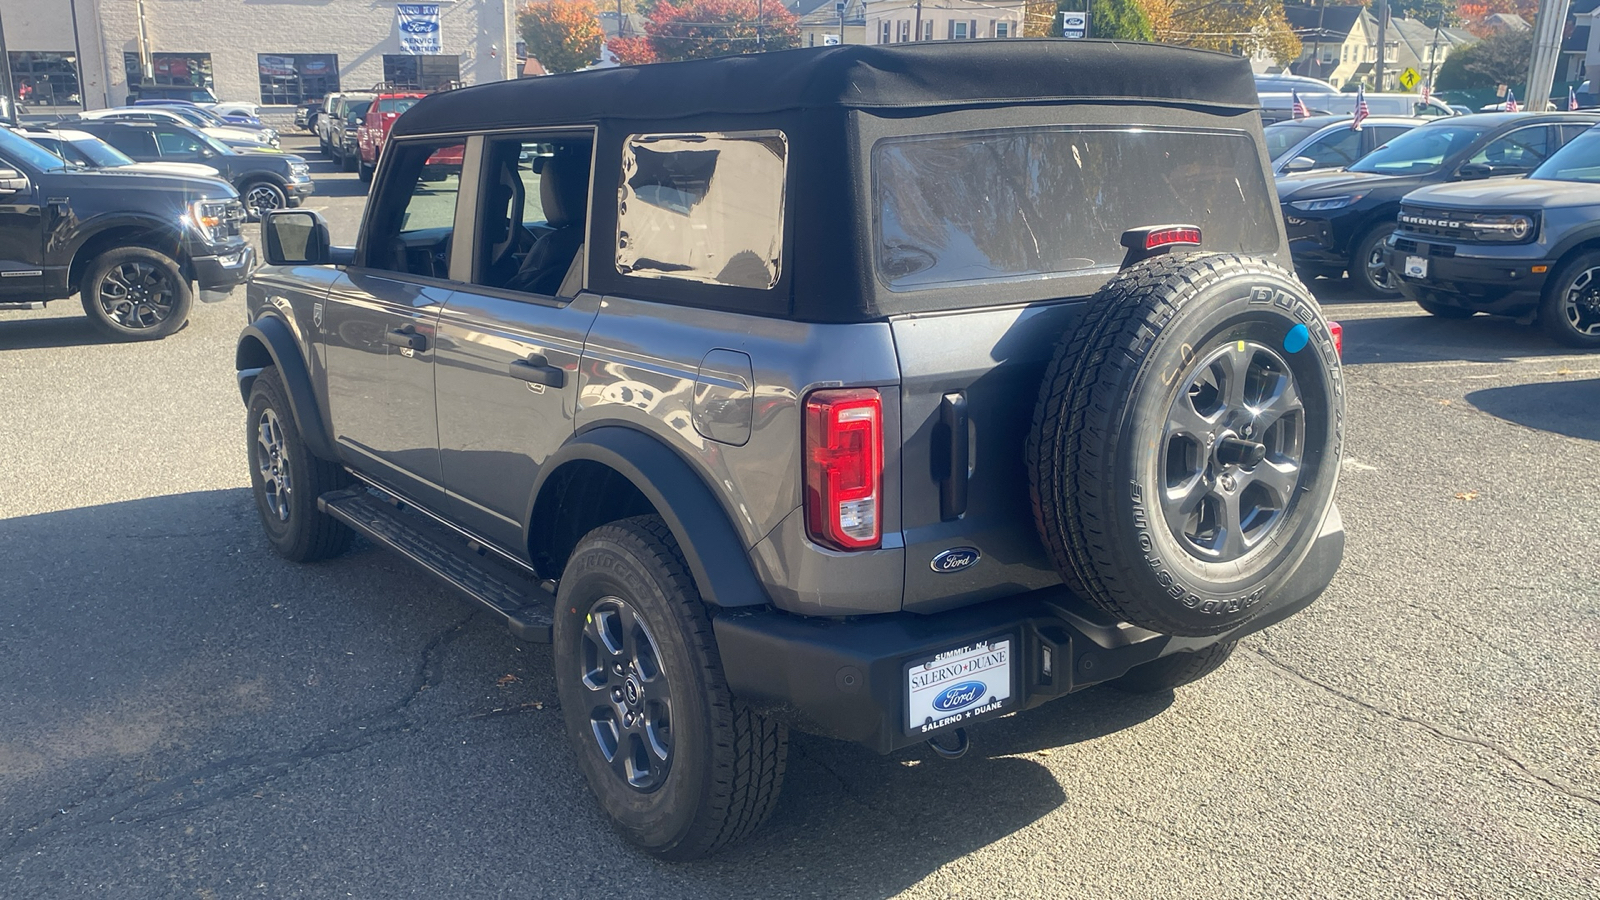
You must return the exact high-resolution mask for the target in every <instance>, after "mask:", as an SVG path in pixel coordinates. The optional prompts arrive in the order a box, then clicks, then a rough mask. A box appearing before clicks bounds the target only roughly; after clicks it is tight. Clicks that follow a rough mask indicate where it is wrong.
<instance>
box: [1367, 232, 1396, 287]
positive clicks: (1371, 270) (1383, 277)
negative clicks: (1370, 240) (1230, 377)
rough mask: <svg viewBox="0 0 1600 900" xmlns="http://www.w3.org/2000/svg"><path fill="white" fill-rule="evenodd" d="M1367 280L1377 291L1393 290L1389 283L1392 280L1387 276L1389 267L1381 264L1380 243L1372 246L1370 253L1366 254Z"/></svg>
mask: <svg viewBox="0 0 1600 900" xmlns="http://www.w3.org/2000/svg"><path fill="white" fill-rule="evenodd" d="M1367 280H1369V281H1371V282H1372V283H1373V284H1374V285H1376V286H1377V287H1378V289H1379V290H1384V291H1390V290H1394V285H1393V284H1391V283H1390V282H1391V281H1392V280H1393V279H1392V278H1391V277H1390V276H1389V267H1388V266H1386V265H1384V264H1383V242H1382V241H1379V242H1378V243H1377V244H1376V245H1374V246H1373V248H1372V252H1371V253H1368V254H1367Z"/></svg>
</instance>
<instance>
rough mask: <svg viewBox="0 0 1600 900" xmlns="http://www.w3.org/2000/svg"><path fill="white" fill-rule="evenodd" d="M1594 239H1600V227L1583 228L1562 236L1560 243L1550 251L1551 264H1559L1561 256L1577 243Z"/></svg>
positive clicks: (1572, 248) (1570, 250)
mask: <svg viewBox="0 0 1600 900" xmlns="http://www.w3.org/2000/svg"><path fill="white" fill-rule="evenodd" d="M1595 240H1600V228H1585V229H1582V230H1580V231H1576V232H1574V233H1572V234H1569V235H1567V236H1566V237H1564V238H1562V239H1561V243H1559V244H1557V245H1555V247H1554V248H1553V249H1551V251H1550V260H1551V263H1552V266H1554V265H1557V264H1559V262H1560V260H1561V258H1562V257H1564V256H1566V255H1567V254H1568V253H1571V252H1572V251H1573V250H1574V249H1575V248H1577V247H1578V245H1580V244H1585V243H1588V242H1590V241H1595Z"/></svg>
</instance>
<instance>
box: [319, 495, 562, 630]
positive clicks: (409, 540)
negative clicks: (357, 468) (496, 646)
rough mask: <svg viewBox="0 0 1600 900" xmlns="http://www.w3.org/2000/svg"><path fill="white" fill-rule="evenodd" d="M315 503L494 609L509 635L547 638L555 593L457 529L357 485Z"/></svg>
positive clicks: (321, 508)
mask: <svg viewBox="0 0 1600 900" xmlns="http://www.w3.org/2000/svg"><path fill="white" fill-rule="evenodd" d="M317 508H318V509H320V510H322V511H323V512H324V513H327V514H328V515H330V516H332V517H333V518H335V519H338V520H339V521H340V522H343V523H344V524H346V525H348V526H350V528H352V529H353V530H354V531H355V532H356V533H357V534H360V535H361V536H363V537H365V538H366V539H367V540H369V541H372V542H373V543H374V544H378V545H379V546H382V547H385V548H387V549H389V550H393V551H394V552H396V553H398V554H400V555H401V556H404V557H405V558H406V559H409V560H411V561H412V562H413V563H415V564H416V565H418V566H420V567H421V568H422V569H423V570H425V571H427V572H428V573H429V574H431V575H433V576H434V577H435V578H437V579H439V580H440V581H443V582H444V583H445V584H447V585H449V586H451V587H453V588H455V589H456V590H458V591H460V592H461V593H463V594H466V595H467V596H468V597H469V598H471V599H473V600H475V601H477V602H478V603H480V604H482V605H483V606H486V607H488V608H489V609H490V610H492V611H494V612H495V613H498V614H499V615H500V616H501V617H502V618H504V619H505V622H506V627H508V628H510V629H511V634H512V635H513V636H515V637H518V638H521V639H522V640H525V641H534V642H537V643H542V644H548V643H550V629H551V626H552V624H553V623H554V621H555V620H554V613H555V597H554V596H553V595H552V594H551V593H550V591H548V590H547V589H545V588H544V587H543V586H542V585H541V584H540V583H539V582H536V581H534V580H533V579H532V578H530V577H528V576H527V575H526V574H524V573H520V572H515V571H513V570H512V569H511V567H509V566H502V565H500V564H498V563H496V562H495V561H494V560H493V559H492V558H489V557H487V556H486V555H483V554H480V553H478V552H474V548H473V547H472V546H470V545H469V543H468V541H467V539H466V538H465V537H463V536H461V535H460V534H457V533H456V532H454V531H452V530H450V529H449V528H446V527H445V526H443V525H440V524H439V523H437V522H435V521H433V520H432V519H430V518H428V517H427V516H424V515H422V514H421V513H418V512H413V511H410V510H407V509H405V508H404V507H403V506H398V505H396V504H395V503H392V502H390V501H389V500H387V499H386V498H384V497H382V496H380V495H378V494H376V493H374V492H373V491H371V490H369V489H367V488H365V487H362V486H359V485H358V486H356V487H351V488H345V489H344V490H340V491H331V492H329V493H326V494H323V495H322V496H320V497H318V498H317Z"/></svg>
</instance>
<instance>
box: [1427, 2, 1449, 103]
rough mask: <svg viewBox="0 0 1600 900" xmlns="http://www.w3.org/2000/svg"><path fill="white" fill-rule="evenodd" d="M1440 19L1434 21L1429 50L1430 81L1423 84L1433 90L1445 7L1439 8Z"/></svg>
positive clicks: (1441, 5)
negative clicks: (1431, 43) (1434, 69)
mask: <svg viewBox="0 0 1600 900" xmlns="http://www.w3.org/2000/svg"><path fill="white" fill-rule="evenodd" d="M1438 9H1439V17H1438V18H1437V19H1434V20H1433V46H1431V47H1429V48H1428V80H1427V81H1425V82H1423V84H1426V85H1427V86H1428V90H1430V91H1431V90H1433V67H1434V65H1435V64H1436V63H1437V61H1438V59H1439V36H1440V33H1441V32H1443V31H1444V5H1443V4H1440V6H1439V8H1438Z"/></svg>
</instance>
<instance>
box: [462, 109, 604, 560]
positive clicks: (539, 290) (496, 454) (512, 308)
mask: <svg viewBox="0 0 1600 900" xmlns="http://www.w3.org/2000/svg"><path fill="white" fill-rule="evenodd" d="M486 144H487V146H486V149H485V152H484V156H483V167H482V170H483V171H482V176H481V182H480V185H481V186H480V190H479V194H478V196H480V197H481V198H483V201H482V203H481V204H480V209H479V215H478V219H477V227H476V229H475V231H476V234H477V242H476V243H477V247H476V252H474V254H473V257H474V259H473V276H472V281H473V285H472V286H470V287H468V286H462V287H461V288H459V289H458V290H457V292H456V293H454V294H452V295H451V297H450V302H449V303H448V304H447V305H446V307H445V309H444V311H443V313H442V314H441V315H440V317H439V323H438V354H437V357H436V362H437V364H436V366H435V367H434V372H435V383H436V389H437V394H438V415H439V419H438V421H439V462H440V468H441V471H442V473H443V476H444V485H445V487H446V489H447V490H448V491H449V493H450V502H451V504H452V508H453V510H454V512H455V514H456V515H457V516H459V517H460V519H461V521H463V522H464V523H465V524H467V526H468V527H469V528H471V529H472V530H473V531H475V532H476V533H478V534H479V535H481V536H483V537H485V538H488V539H489V540H491V541H494V542H496V543H498V544H500V545H501V546H502V547H504V548H506V549H510V550H513V551H515V550H517V549H520V548H521V547H523V546H525V544H524V531H523V529H524V527H525V526H526V525H527V523H528V516H529V513H530V511H531V508H532V503H533V485H534V482H535V480H536V479H537V478H538V475H539V469H540V467H541V466H542V465H543V464H544V462H545V461H546V460H547V459H549V457H550V455H551V454H553V453H555V451H556V450H557V449H559V448H560V447H561V445H562V443H564V442H565V441H566V439H567V438H568V437H569V436H570V435H571V434H572V430H573V424H572V423H573V417H574V415H575V412H576V406H577V402H578V360H579V359H580V358H581V356H582V354H583V344H584V340H585V339H586V337H587V336H588V333H589V327H590V325H592V324H593V323H594V319H595V316H596V314H597V313H598V312H599V308H600V303H599V298H598V297H597V296H595V295H592V294H587V293H584V292H583V291H582V277H581V267H582V262H581V256H582V254H581V252H580V249H581V244H582V243H583V236H584V231H585V223H586V222H587V216H588V197H589V159H590V153H591V148H592V145H593V140H592V137H591V136H590V135H589V134H586V133H585V134H573V135H556V136H549V137H540V138H532V137H526V138H504V139H493V140H489V141H487V142H486Z"/></svg>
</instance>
